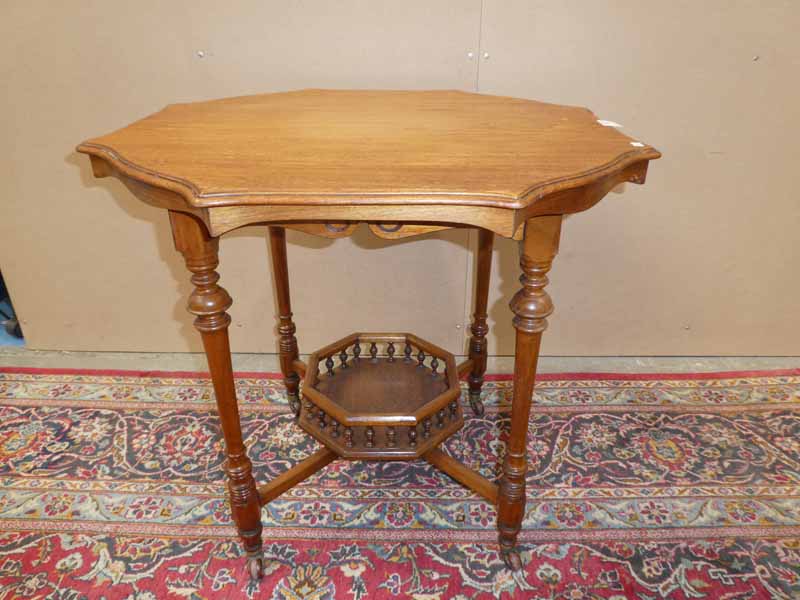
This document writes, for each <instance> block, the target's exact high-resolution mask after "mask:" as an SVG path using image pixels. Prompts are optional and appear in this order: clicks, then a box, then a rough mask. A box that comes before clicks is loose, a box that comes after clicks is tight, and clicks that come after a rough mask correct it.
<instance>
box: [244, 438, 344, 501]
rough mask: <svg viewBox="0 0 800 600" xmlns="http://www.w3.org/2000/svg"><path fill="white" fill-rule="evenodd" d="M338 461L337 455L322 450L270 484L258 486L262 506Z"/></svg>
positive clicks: (325, 449)
mask: <svg viewBox="0 0 800 600" xmlns="http://www.w3.org/2000/svg"><path fill="white" fill-rule="evenodd" d="M334 460H336V454H335V453H334V452H331V451H330V450H328V449H327V448H324V447H323V448H320V449H319V450H317V451H316V452H314V454H312V455H311V456H309V457H308V458H306V459H304V460H302V461H300V462H299V463H297V464H296V465H295V466H293V467H292V468H291V469H289V470H288V471H286V472H285V473H281V474H280V475H278V476H277V477H276V478H275V479H273V480H272V481H270V482H269V483H265V484H263V485H260V486H258V497H259V500H260V502H261V504H262V506H263V505H264V504H267V503H268V502H271V501H273V500H274V499H275V498H277V497H278V496H280V495H281V494H282V493H284V492H285V491H286V490H288V489H291V488H293V487H294V486H296V485H297V484H298V483H300V482H301V481H303V480H305V479H308V478H309V477H311V476H312V475H313V474H314V473H316V472H317V471H319V470H320V469H322V468H323V467H325V466H326V465H328V464H330V463H331V462H332V461H334Z"/></svg>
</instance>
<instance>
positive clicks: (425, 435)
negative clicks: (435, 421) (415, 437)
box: [422, 417, 432, 440]
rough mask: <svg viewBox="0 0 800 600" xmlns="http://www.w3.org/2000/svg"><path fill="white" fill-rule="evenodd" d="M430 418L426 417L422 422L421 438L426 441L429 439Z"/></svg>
mask: <svg viewBox="0 0 800 600" xmlns="http://www.w3.org/2000/svg"><path fill="white" fill-rule="evenodd" d="M431 426H432V424H431V418H430V417H428V418H427V419H425V420H424V421H423V422H422V437H423V438H425V439H426V440H427V439H428V438H429V437H431Z"/></svg>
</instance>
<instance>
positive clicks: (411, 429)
mask: <svg viewBox="0 0 800 600" xmlns="http://www.w3.org/2000/svg"><path fill="white" fill-rule="evenodd" d="M379 345H380V346H381V348H379ZM362 346H364V347H365V348H366V347H368V348H369V354H368V355H364V356H362V353H361V347H362ZM422 348H424V349H425V350H427V352H428V354H427V355H426V356H427V362H425V361H423V362H422V363H420V362H419V361H418V360H417V359H415V358H413V357H412V355H413V353H414V351H415V350H419V351H422ZM400 349H402V354H401V353H400ZM334 357H337V358H338V361H339V364H338V365H337V364H336V361H335V360H334ZM323 366H324V368H323ZM460 394H461V388H460V386H459V383H458V370H457V368H456V364H455V358H454V357H453V355H452V354H450V353H449V352H447V351H445V350H443V349H442V348H439V347H438V346H436V345H434V344H431V343H430V342H427V341H425V340H423V339H421V338H419V337H417V336H415V335H412V334H409V333H354V334H351V335H349V336H346V337H344V338H342V339H341V340H339V341H337V342H334V343H332V344H328V345H327V346H325V347H324V348H322V349H321V350H318V351H317V352H314V353H313V354H311V356H310V357H309V361H308V366H307V369H306V376H305V379H304V382H303V397H304V400H305V402H304V408H303V411H302V413H301V418H300V426H301V427H302V428H303V429H305V430H306V431H307V432H309V433H310V434H311V435H312V436H314V437H315V438H317V440H319V441H320V442H322V443H323V444H325V445H326V446H327V447H328V448H330V449H331V450H333V451H334V452H335V453H336V454H338V455H339V456H341V457H343V458H370V459H376V460H398V459H403V458H405V459H410V458H417V457H420V456H422V454H423V453H424V452H426V451H428V450H430V449H431V448H432V447H433V446H435V445H437V444H440V443H441V442H442V441H444V439H446V437H447V436H449V435H452V434H453V433H454V432H456V431H457V430H458V429H459V428H460V427H461V426H462V425H463V417H462V414H461V409H460V405H459V404H458V398H459V396H460ZM434 415H435V416H436V418H437V425H438V428H437V429H436V431H435V432H433V433H432V434H429V435H427V436H424V442H423V443H422V444H420V443H418V436H417V429H418V428H419V427H420V424H421V423H424V422H425V421H426V420H429V419H430V418H431V417H432V416H434ZM329 423H330V425H331V427H330V428H329V427H328V424H329ZM340 427H344V428H345V437H344V439H340V436H339V428H340ZM399 431H402V432H405V433H404V434H401V435H398V432H399Z"/></svg>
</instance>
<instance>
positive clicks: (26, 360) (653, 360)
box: [0, 347, 800, 373]
mask: <svg viewBox="0 0 800 600" xmlns="http://www.w3.org/2000/svg"><path fill="white" fill-rule="evenodd" d="M513 364H514V363H513V358H511V357H507V356H498V357H490V359H489V364H488V371H489V372H490V373H511V372H512V370H513ZM0 366H7V367H8V366H10V367H38V368H72V369H131V370H148V371H149V370H161V371H205V370H206V362H205V356H204V355H202V354H190V353H140V352H65V351H43V350H28V349H25V348H15V347H0ZM233 366H234V369H235V370H237V371H256V372H275V371H278V370H279V366H278V358H277V356H276V355H275V354H234V355H233ZM797 368H800V356H543V357H542V358H541V359H540V361H539V372H540V373H567V372H614V373H647V372H666V373H677V372H703V371H740V370H761V369H797Z"/></svg>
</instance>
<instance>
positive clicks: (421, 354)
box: [417, 348, 425, 367]
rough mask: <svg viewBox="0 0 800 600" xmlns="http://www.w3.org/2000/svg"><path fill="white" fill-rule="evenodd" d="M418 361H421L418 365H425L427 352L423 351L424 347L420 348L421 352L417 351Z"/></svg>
mask: <svg viewBox="0 0 800 600" xmlns="http://www.w3.org/2000/svg"><path fill="white" fill-rule="evenodd" d="M417 362H418V363H419V364H418V365H417V366H419V367H424V366H425V353H424V352H423V351H422V348H420V349H419V352H418V353H417Z"/></svg>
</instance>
